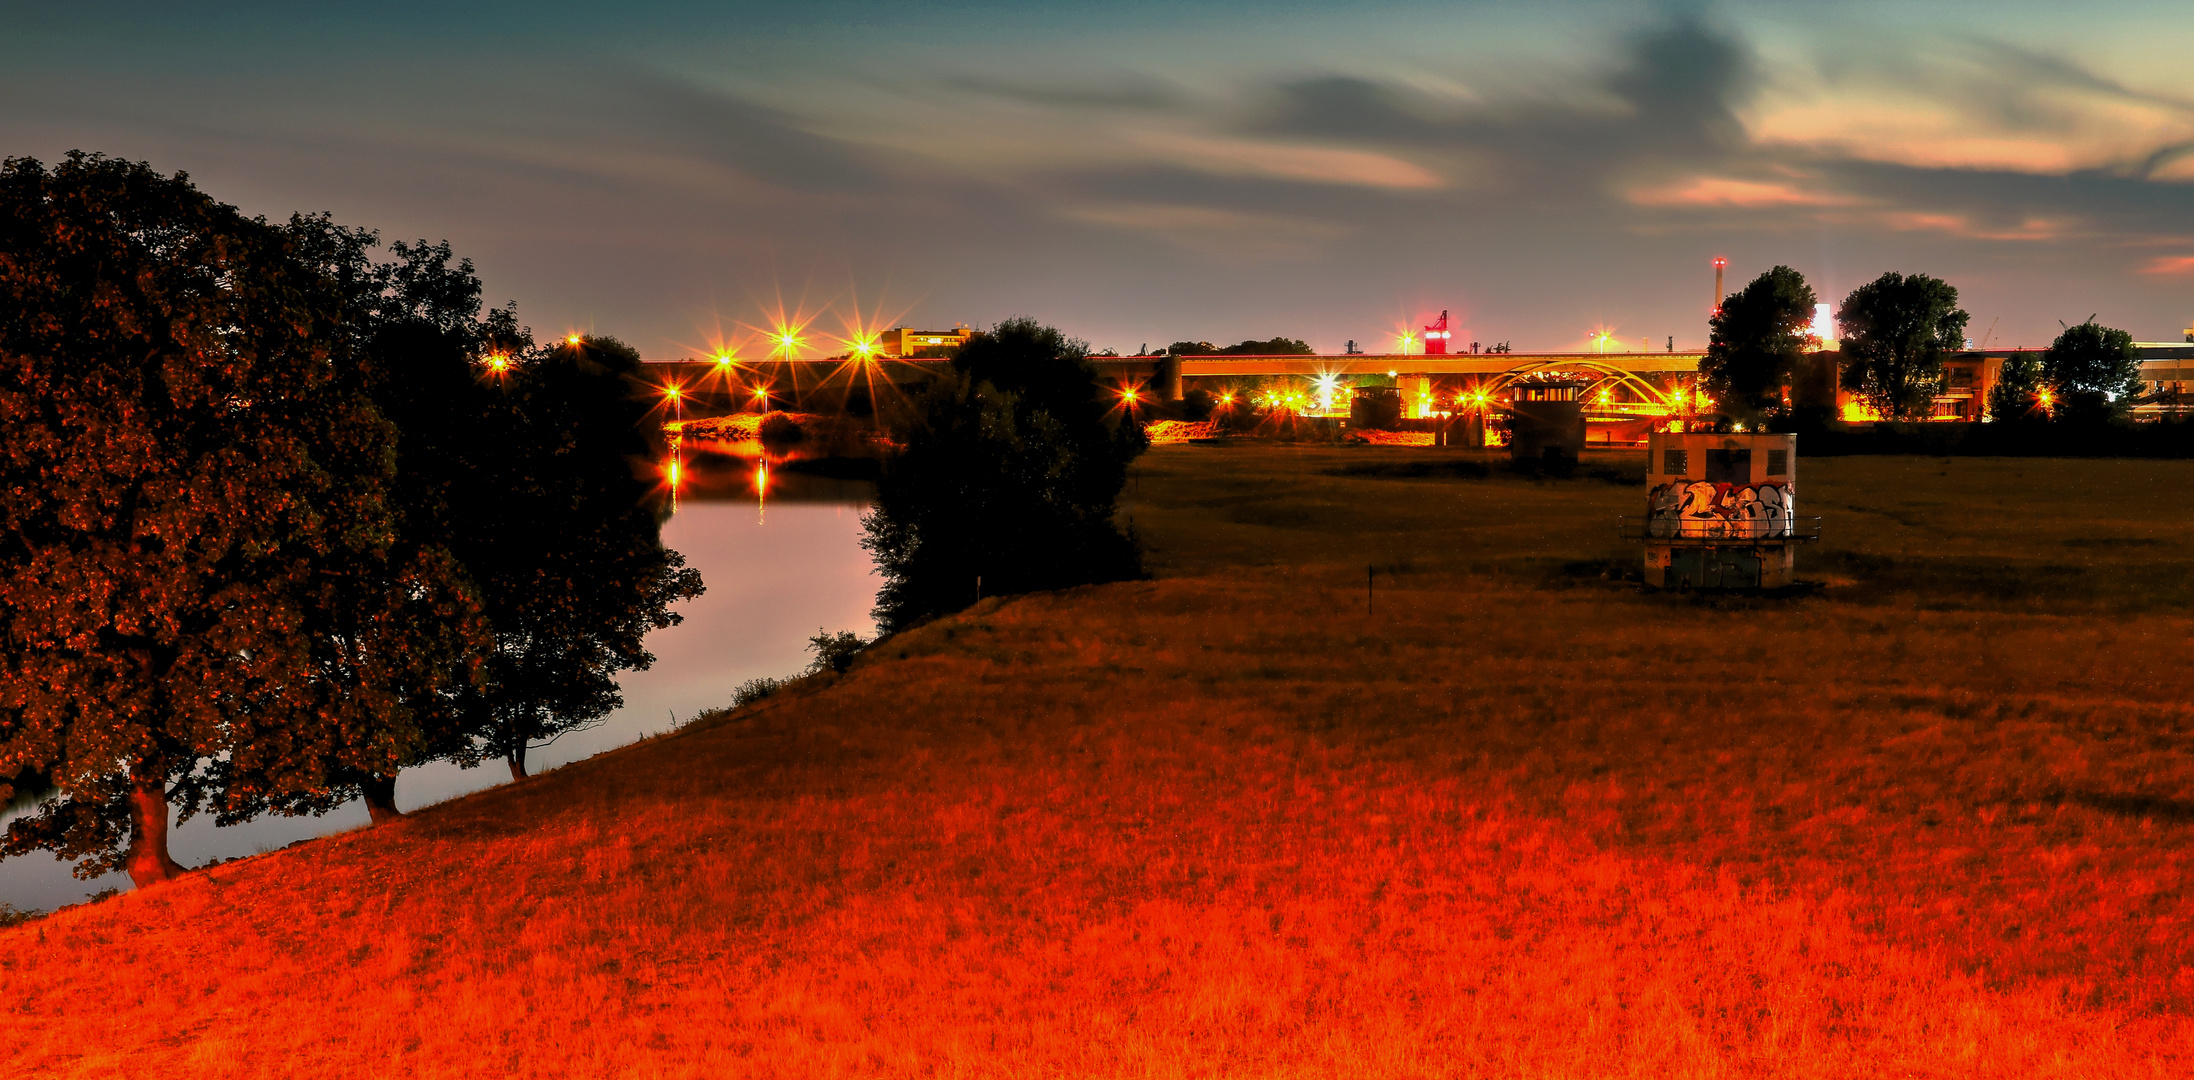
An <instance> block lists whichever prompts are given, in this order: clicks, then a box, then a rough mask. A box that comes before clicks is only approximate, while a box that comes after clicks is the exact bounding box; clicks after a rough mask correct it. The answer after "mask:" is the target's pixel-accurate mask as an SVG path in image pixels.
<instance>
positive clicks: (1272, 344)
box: [1165, 337, 1313, 356]
mask: <svg viewBox="0 0 2194 1080" xmlns="http://www.w3.org/2000/svg"><path fill="white" fill-rule="evenodd" d="M1165 353H1166V355H1168V356H1310V355H1313V354H1312V352H1311V348H1310V343H1309V342H1306V341H1303V340H1302V339H1300V338H1291V337H1276V338H1267V339H1265V340H1263V341H1258V340H1256V339H1255V338H1251V339H1249V340H1247V341H1243V342H1240V343H1239V344H1235V345H1213V344H1212V343H1211V342H1208V341H1176V342H1174V343H1173V344H1171V345H1168V346H1166V347H1165Z"/></svg>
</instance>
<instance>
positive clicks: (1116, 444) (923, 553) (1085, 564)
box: [862, 318, 1149, 633]
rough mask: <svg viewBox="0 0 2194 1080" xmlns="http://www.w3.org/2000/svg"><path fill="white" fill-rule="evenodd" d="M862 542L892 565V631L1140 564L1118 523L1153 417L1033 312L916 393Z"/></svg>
mask: <svg viewBox="0 0 2194 1080" xmlns="http://www.w3.org/2000/svg"><path fill="white" fill-rule="evenodd" d="M913 411H914V415H915V419H914V421H913V423H912V424H911V426H910V428H909V430H908V431H907V432H906V434H905V438H904V444H905V448H904V449H903V450H902V451H901V452H900V453H899V454H898V455H897V457H896V458H895V459H894V460H893V461H892V462H891V463H890V464H889V466H888V468H887V469H886V470H885V472H884V476H883V479H882V480H881V481H880V482H879V483H878V485H877V492H876V508H875V510H874V511H873V512H871V513H870V515H869V516H868V517H867V518H866V519H864V521H863V524H864V526H865V527H866V529H867V536H866V537H865V538H864V539H863V540H862V546H863V547H866V548H867V549H868V550H869V551H871V552H873V553H874V554H875V556H876V562H877V566H878V569H879V570H880V571H881V572H882V573H883V576H884V587H883V588H882V590H880V591H879V593H878V595H877V606H876V611H875V615H876V620H877V623H878V624H879V625H880V626H881V627H882V628H883V630H884V631H885V632H886V633H890V632H894V631H897V630H902V629H905V628H906V627H908V626H911V625H913V624H914V623H916V622H919V621H920V620H922V619H925V618H929V617H931V616H935V615H939V614H943V613H945V612H950V611H957V610H959V609H961V608H963V607H966V606H967V605H968V604H970V603H972V602H973V601H974V600H975V598H976V592H977V588H978V584H977V582H978V579H979V580H980V582H981V584H980V589H981V591H982V593H983V594H985V595H1004V594H1011V593H1021V592H1032V591H1037V590H1042V589H1059V588H1066V587H1069V586H1073V585H1080V584H1086V583H1092V582H1103V581H1119V580H1123V579H1127V578H1133V577H1139V576H1141V573H1142V562H1141V557H1140V555H1139V554H1138V552H1137V551H1136V547H1135V542H1134V540H1133V538H1132V537H1130V536H1128V535H1126V534H1124V533H1122V532H1121V531H1120V529H1119V528H1118V527H1116V526H1115V525H1114V524H1113V520H1112V519H1113V516H1114V512H1115V508H1116V506H1117V504H1118V500H1119V497H1120V489H1121V488H1122V487H1123V486H1124V485H1125V483H1126V481H1127V468H1128V465H1129V463H1130V462H1132V461H1133V460H1134V459H1135V457H1136V455H1138V454H1140V453H1142V451H1143V450H1144V448H1145V447H1147V446H1148V445H1149V438H1148V437H1147V436H1146V435H1144V433H1143V429H1142V425H1141V424H1138V423H1136V422H1134V421H1133V419H1132V418H1130V417H1128V416H1127V415H1126V414H1125V411H1124V409H1123V407H1122V406H1121V405H1120V404H1119V403H1118V402H1117V401H1116V400H1112V399H1110V396H1109V395H1104V396H1100V393H1099V390H1098V387H1097V374H1096V370H1095V369H1094V368H1092V367H1091V366H1090V364H1089V362H1088V360H1087V346H1086V345H1084V344H1083V343H1081V342H1079V341H1074V340H1072V339H1069V338H1066V337H1065V336H1064V335H1062V334H1060V333H1059V332H1058V331H1057V330H1054V329H1052V328H1050V327H1048V326H1043V325H1041V324H1039V323H1037V322H1036V321H1035V320H1033V319H1028V318H1016V319H1009V320H1007V321H1005V322H1002V323H999V324H998V325H997V327H996V328H994V329H993V330H992V331H990V332H989V333H987V334H981V335H978V336H977V337H975V338H974V339H972V340H970V341H969V342H968V343H967V344H966V345H965V346H963V347H962V348H961V349H960V351H959V353H958V354H957V355H956V356H954V358H953V374H952V375H951V376H949V377H946V378H943V379H940V380H938V381H937V382H936V383H935V384H933V385H932V386H931V387H930V388H929V389H927V390H925V391H924V392H923V393H922V394H921V395H920V397H919V398H918V399H917V400H916V401H915V402H914V410H913Z"/></svg>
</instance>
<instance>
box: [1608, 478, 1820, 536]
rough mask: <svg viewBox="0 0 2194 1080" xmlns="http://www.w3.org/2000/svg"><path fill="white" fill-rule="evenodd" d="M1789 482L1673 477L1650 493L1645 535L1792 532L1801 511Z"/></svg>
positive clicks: (1777, 533)
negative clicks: (1729, 480)
mask: <svg viewBox="0 0 2194 1080" xmlns="http://www.w3.org/2000/svg"><path fill="white" fill-rule="evenodd" d="M1797 494H1798V491H1797V486H1796V485H1794V484H1789V483H1774V482H1769V483H1764V484H1718V483H1714V482H1711V481H1707V480H1672V481H1670V482H1668V483H1666V484H1662V485H1660V486H1658V487H1655V488H1653V489H1652V490H1651V491H1648V492H1647V493H1646V529H1647V535H1648V536H1652V537H1660V538H1672V537H1685V538H1698V539H1729V540H1759V539H1768V538H1773V537H1781V536H1789V535H1790V534H1791V521H1792V517H1793V515H1795V514H1796V513H1797V512H1798V504H1797Z"/></svg>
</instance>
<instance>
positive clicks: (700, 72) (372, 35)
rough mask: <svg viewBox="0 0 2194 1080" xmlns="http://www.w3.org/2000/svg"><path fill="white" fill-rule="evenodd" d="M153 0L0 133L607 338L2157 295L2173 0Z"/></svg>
mask: <svg viewBox="0 0 2194 1080" xmlns="http://www.w3.org/2000/svg"><path fill="white" fill-rule="evenodd" d="M181 7H182V6H181V5H154V4H111V5H88V4H86V5H68V6H57V7H56V9H55V10H54V11H52V12H49V13H37V14H29V15H25V14H20V13H16V14H11V15H10V17H9V23H10V25H9V29H8V31H7V33H6V35H5V36H4V37H0V152H4V153H6V154H9V155H28V156H32V157H38V158H41V159H46V160H49V161H50V160H52V159H54V158H56V157H58V156H60V155H61V154H62V153H64V152H66V151H67V150H70V149H72V148H83V149H86V150H95V151H101V152H105V153H108V154H111V155H116V156H122V157H129V158H133V159H142V160H145V161H149V162H150V163H152V164H153V165H154V166H156V167H158V168H160V169H162V170H165V171H174V170H184V171H187V172H189V173H190V174H191V175H192V176H193V177H194V178H195V179H196V180H197V182H198V183H199V184H200V186H201V187H203V188H204V189H205V190H207V191H208V192H210V193H212V194H213V195H214V196H216V197H218V198H221V199H223V200H225V201H229V202H233V203H236V204H237V205H239V206H242V207H243V208H244V209H245V210H247V211H249V212H253V213H263V214H267V215H269V216H270V217H273V216H286V215H287V214H289V213H290V212H291V211H294V210H312V211H317V210H328V211H332V212H333V213H334V214H335V215H336V217H337V218H338V219H340V220H342V221H344V222H346V223H349V224H354V225H363V226H368V227H371V228H374V229H377V230H379V231H380V232H381V234H382V235H383V236H384V237H385V238H387V239H390V240H394V239H400V238H421V237H424V238H429V239H442V238H447V239H448V240H450V241H451V242H452V243H453V244H454V245H455V246H456V248H457V249H458V251H459V252H460V253H462V254H465V255H469V256H470V257H472V258H473V259H474V260H475V261H476V262H477V263H478V266H479V270H480V273H481V276H482V277H483V278H484V280H485V281H486V283H487V289H488V293H489V296H490V298H491V299H492V300H494V301H496V302H501V301H503V300H516V301H517V302H518V305H519V313H520V317H521V319H522V320H523V321H525V322H527V323H529V324H531V325H532V326H533V327H535V329H536V330H537V331H539V332H542V333H563V332H565V331H567V330H573V329H577V330H591V331H594V332H599V333H609V334H615V335H618V336H620V337H623V338H625V339H626V340H628V341H631V342H632V343H634V344H635V345H637V346H639V347H640V348H641V350H642V352H643V353H644V354H646V355H648V356H651V357H670V356H679V355H687V354H691V353H695V352H700V351H704V350H707V349H709V348H711V347H712V346H713V345H715V344H716V343H717V342H718V341H719V340H720V339H722V338H724V337H726V336H729V337H731V338H733V339H738V338H739V337H740V336H741V335H742V334H744V333H745V332H744V331H743V330H741V328H740V324H750V325H751V324H760V323H762V322H764V321H765V311H766V310H769V309H773V308H774V307H775V306H776V305H777V303H778V302H779V299H780V297H781V298H782V301H783V303H784V304H785V305H786V307H788V308H804V309H805V310H806V311H808V312H810V313H817V312H827V313H828V314H825V315H824V317H823V318H822V320H821V321H820V322H819V323H818V324H817V326H816V329H817V330H818V331H820V332H821V333H820V334H819V335H818V337H819V339H820V340H822V341H826V342H827V340H828V335H829V334H830V333H831V332H833V331H836V330H838V329H839V328H840V323H841V321H842V320H844V319H846V318H849V317H851V316H852V314H853V312H854V310H855V305H858V310H859V312H860V314H861V317H862V318H863V319H869V318H875V319H879V320H882V321H883V322H884V323H886V324H889V323H890V322H894V321H908V322H913V323H917V324H922V325H925V326H927V325H950V324H952V323H954V322H964V323H969V324H973V325H985V324H988V323H991V322H995V321H996V320H998V319H1001V318H1004V317H1006V316H1009V315H1014V314H1020V313H1026V314H1031V315H1035V316H1037V317H1039V318H1041V319H1043V320H1045V321H1048V322H1052V323H1055V324H1057V325H1059V326H1060V327H1062V328H1063V329H1065V330H1067V331H1068V332H1070V333H1073V334H1075V335H1078V336H1081V337H1084V338H1087V339H1088V340H1090V341H1091V342H1092V343H1093V344H1094V345H1095V346H1097V347H1099V348H1105V347H1110V348H1117V349H1119V350H1121V351H1123V352H1125V351H1131V350H1133V349H1135V348H1136V347H1137V346H1138V345H1140V344H1142V343H1145V342H1149V343H1152V344H1158V343H1163V342H1166V341H1171V340H1174V339H1176V338H1201V339H1208V340H1213V341H1230V340H1239V339H1241V338H1244V337H1252V336H1254V337H1260V338H1262V337H1269V336H1272V335H1274V334H1284V335H1287V336H1295V337H1303V338H1306V339H1308V340H1309V341H1310V342H1311V343H1312V344H1313V345H1314V346H1316V347H1318V348H1319V349H1320V350H1321V351H1339V350H1340V348H1341V347H1342V343H1343V342H1344V341H1346V340H1348V339H1351V338H1354V339H1356V340H1357V341H1359V342H1360V343H1362V344H1364V345H1366V346H1368V347H1371V348H1374V349H1379V348H1383V347H1385V346H1386V345H1388V344H1390V343H1391V342H1392V340H1393V334H1394V332H1395V331H1396V330H1397V329H1398V328H1400V327H1402V326H1404V325H1407V324H1413V323H1417V322H1421V321H1423V320H1425V319H1429V318H1431V317H1433V316H1434V315H1436V314H1437V313H1438V312H1439V310H1440V309H1442V308H1451V309H1453V310H1454V312H1455V316H1456V318H1457V320H1458V326H1459V327H1460V329H1459V330H1458V332H1457V334H1456V336H1457V338H1458V339H1465V340H1468V339H1478V340H1483V341H1489V342H1490V341H1497V340H1504V339H1505V340H1511V341H1513V342H1514V343H1515V345H1516V347H1517V348H1518V349H1524V350H1540V349H1546V350H1555V349H1578V348H1584V347H1586V342H1587V339H1588V337H1589V336H1590V335H1591V334H1592V333H1593V332H1594V331H1595V330H1598V329H1602V328H1605V329H1607V330H1609V331H1610V332H1612V333H1613V334H1614V335H1616V337H1617V338H1618V339H1621V340H1623V341H1625V342H1627V343H1628V344H1629V347H1631V348H1639V347H1643V346H1644V344H1645V343H1646V342H1648V341H1650V342H1651V344H1652V347H1653V348H1654V349H1660V348H1662V347H1664V345H1665V343H1666V339H1668V338H1669V337H1671V336H1673V337H1674V339H1675V342H1676V345H1677V346H1678V347H1679V348H1682V347H1697V346H1699V345H1700V344H1702V343H1703V341H1704V338H1705V333H1706V329H1705V314H1706V309H1707V307H1708V305H1709V303H1710V301H1711V296H1710V292H1711V290H1710V286H1711V283H1712V272H1711V270H1710V269H1709V260H1710V259H1711V258H1712V257H1714V256H1716V255H1723V256H1726V257H1727V258H1728V259H1729V262H1730V271H1729V273H1730V282H1729V287H1730V288H1731V289H1735V288H1736V287H1737V286H1739V285H1741V284H1742V282H1743V281H1744V280H1746V279H1748V278H1749V277H1751V276H1752V275H1754V274H1757V273H1759V272H1760V271H1763V270H1765V269H1767V268H1768V267H1769V266H1772V265H1774V264H1776V263H1786V264H1788V265H1791V266H1794V267H1796V268H1798V269H1799V270H1800V271H1802V272H1803V273H1805V275H1806V276H1807V277H1808V278H1809V279H1810V280H1811V281H1812V282H1813V283H1814V284H1815V287H1816V288H1817V289H1818V290H1819V291H1820V292H1821V293H1822V299H1823V300H1825V301H1831V302H1833V301H1836V300H1840V299H1841V298H1842V297H1843V295H1844V294H1845V293H1846V292H1848V291H1849V290H1850V289H1852V288H1853V287H1854V286H1857V285H1859V284H1861V283H1862V282H1864V281H1866V280H1869V279H1871V278H1873V277H1875V276H1876V275H1878V274H1880V273H1881V272H1883V271H1885V270H1900V271H1905V272H1924V273H1929V274H1934V275H1936V276H1940V277H1943V278H1946V279H1948V280H1949V281H1950V282H1951V283H1952V284H1954V285H1956V286H1957V287H1958V288H1959V289H1960V291H1961V293H1962V295H1963V298H1964V306H1965V307H1966V308H1967V310H1969V311H1971V312H1972V314H1973V320H1972V324H1971V326H1972V332H1973V335H1974V337H1975V338H1976V339H1984V338H1985V339H1987V340H1988V343H1989V344H1992V345H2005V344H2010V345H2020V344H2025V345H2042V344H2046V343H2047V341H2048V339H2049V338H2050V337H2051V336H2052V335H2054V334H2055V332H2056V330H2057V322H2058V320H2060V319H2062V320H2064V321H2066V322H2076V321H2078V320H2081V319H2084V318H2087V317H2088V316H2089V315H2090V314H2091V313H2092V314H2095V315H2097V316H2099V318H2100V319H2101V320H2102V321H2103V322H2106V323H2109V324H2112V325H2116V326H2120V327H2122V328H2125V329H2127V330H2130V331H2132V333H2133V335H2134V337H2136V338H2137V339H2141V340H2177V339H2179V337H2180V336H2181V330H2182V329H2183V328H2185V327H2187V326H2188V325H2190V323H2194V63H2190V62H2189V57H2188V51H2189V42H2190V41H2194V9H2189V8H2188V7H2187V6H2186V5H2185V4H2184V3H2183V2H2181V3H2175V4H2165V3H2154V4H2098V5H2077V6H2075V5H2057V4H2050V5H2044V4H2017V3H2001V2H1996V3H1987V4H1979V3H1961V4H1932V5H1924V6H1922V5H1913V4H1905V3H1900V4H1874V3H1833V2H1827V3H1808V4H1716V5H1641V4H1550V3H1533V4H1477V3H1446V4H1426V5H1416V4H1384V3H1335V2H1325V3H1315V4H1313V3H1267V4H1250V3H1220V2H1193V0H1191V2H1181V0H1169V2H1166V3H1105V4H1099V3H1074V2H1049V3H1042V4H1010V3H982V2H937V3H926V4H907V3H885V2H839V0H807V2H802V3H782V4H699V3H663V2H651V0H640V2H632V3H623V4H617V5H600V6H598V7H592V8H589V7H583V6H579V5H567V4H557V3H525V4H517V3H478V4H455V5H448V4H439V3H436V4H429V3H407V4H384V5H355V6H354V7H355V10H347V11H331V12H329V13H326V14H321V15H300V14H298V12H297V10H296V8H297V5H291V4H276V3H260V4H227V5H207V6H205V7H206V8H207V9H208V10H211V11H212V13H210V14H209V13H207V10H201V11H196V12H189V13H186V12H184V11H182V10H180V8H181ZM748 351H750V352H751V351H758V350H756V349H755V348H754V347H753V346H749V347H748Z"/></svg>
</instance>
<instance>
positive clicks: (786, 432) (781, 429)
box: [760, 412, 808, 444]
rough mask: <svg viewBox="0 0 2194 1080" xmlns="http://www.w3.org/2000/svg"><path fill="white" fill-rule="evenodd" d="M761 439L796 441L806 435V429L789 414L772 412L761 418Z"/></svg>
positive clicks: (787, 442) (767, 440)
mask: <svg viewBox="0 0 2194 1080" xmlns="http://www.w3.org/2000/svg"><path fill="white" fill-rule="evenodd" d="M760 433H761V437H762V441H763V442H766V443H779V444H789V443H796V442H799V441H800V440H802V439H805V438H807V437H808V433H807V429H806V428H803V427H801V426H800V422H799V421H798V420H795V419H793V418H792V417H791V416H790V415H789V414H786V413H781V412H774V413H771V414H769V415H768V416H765V417H763V418H762V426H761V428H760Z"/></svg>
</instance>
